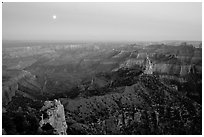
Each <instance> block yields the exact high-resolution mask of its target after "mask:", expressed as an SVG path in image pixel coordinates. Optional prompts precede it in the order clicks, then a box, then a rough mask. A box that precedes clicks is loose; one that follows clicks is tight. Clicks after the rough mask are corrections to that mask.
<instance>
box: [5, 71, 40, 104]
mask: <svg viewBox="0 0 204 137" xmlns="http://www.w3.org/2000/svg"><path fill="white" fill-rule="evenodd" d="M18 90H20V91H21V93H23V92H25V94H30V95H31V96H32V95H36V94H41V88H40V85H39V83H38V82H37V81H36V78H35V76H34V75H32V74H31V73H29V72H27V71H21V72H20V73H19V74H18V75H17V76H15V77H13V78H11V79H9V80H8V81H5V82H3V88H2V99H3V100H2V101H3V102H2V104H3V106H5V105H7V104H8V103H9V102H10V101H11V100H12V97H14V96H15V94H16V92H17V91H18Z"/></svg>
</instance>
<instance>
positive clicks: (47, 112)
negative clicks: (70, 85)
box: [40, 99, 67, 135]
mask: <svg viewBox="0 0 204 137" xmlns="http://www.w3.org/2000/svg"><path fill="white" fill-rule="evenodd" d="M41 111H42V112H43V114H42V116H41V118H42V119H41V121H40V127H41V129H45V128H43V127H46V126H47V127H48V125H49V126H51V127H52V128H53V129H54V134H58V135H66V134H67V132H66V130H67V124H66V121H65V114H64V106H63V105H62V104H61V102H60V101H58V100H56V99H55V100H54V101H45V103H44V106H43V107H42V109H41Z"/></svg>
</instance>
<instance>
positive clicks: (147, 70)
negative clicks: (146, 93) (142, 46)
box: [144, 54, 153, 74]
mask: <svg viewBox="0 0 204 137" xmlns="http://www.w3.org/2000/svg"><path fill="white" fill-rule="evenodd" d="M144 74H153V64H152V62H151V61H150V59H149V56H148V54H147V58H146V63H145V71H144Z"/></svg>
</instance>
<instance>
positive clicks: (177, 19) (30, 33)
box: [2, 2, 202, 41]
mask: <svg viewBox="0 0 204 137" xmlns="http://www.w3.org/2000/svg"><path fill="white" fill-rule="evenodd" d="M54 15H56V19H53V16H54ZM2 25H3V40H85V41H86V40H94V41H145V40H147V41H152V40H153V41H157V40H202V3H184V2H183V3H167V2H166V3H147V2H146V3H4V4H3V24H2Z"/></svg>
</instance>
